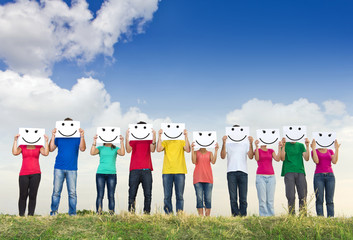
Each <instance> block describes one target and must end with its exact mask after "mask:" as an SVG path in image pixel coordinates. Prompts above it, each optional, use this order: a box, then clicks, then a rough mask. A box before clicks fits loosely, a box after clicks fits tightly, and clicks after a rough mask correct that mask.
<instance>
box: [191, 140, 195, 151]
mask: <svg viewBox="0 0 353 240" xmlns="http://www.w3.org/2000/svg"><path fill="white" fill-rule="evenodd" d="M191 149H192V151H194V149H195V143H194V142H192V143H191Z"/></svg>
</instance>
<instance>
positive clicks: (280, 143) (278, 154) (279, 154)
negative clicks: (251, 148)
mask: <svg viewBox="0 0 353 240" xmlns="http://www.w3.org/2000/svg"><path fill="white" fill-rule="evenodd" d="M281 149H282V142H281V141H279V142H278V151H277V154H276V153H275V151H273V153H272V158H273V159H274V160H275V161H277V162H279V161H280V160H281Z"/></svg>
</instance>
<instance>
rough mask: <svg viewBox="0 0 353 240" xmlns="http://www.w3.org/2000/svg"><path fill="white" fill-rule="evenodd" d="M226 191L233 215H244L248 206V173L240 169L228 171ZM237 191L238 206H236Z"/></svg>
mask: <svg viewBox="0 0 353 240" xmlns="http://www.w3.org/2000/svg"><path fill="white" fill-rule="evenodd" d="M227 180H228V191H229V197H230V208H231V211H232V215H233V216H238V215H240V216H246V215H247V212H246V209H247V207H248V203H247V195H248V174H247V173H245V172H242V171H236V172H228V173H227ZM238 191H239V207H238V194H237V193H238Z"/></svg>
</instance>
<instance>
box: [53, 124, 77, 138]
mask: <svg viewBox="0 0 353 240" xmlns="http://www.w3.org/2000/svg"><path fill="white" fill-rule="evenodd" d="M55 127H56V134H55V138H77V137H80V130H79V129H80V122H79V121H57V122H56V124H55Z"/></svg>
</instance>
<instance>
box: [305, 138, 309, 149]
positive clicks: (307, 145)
mask: <svg viewBox="0 0 353 240" xmlns="http://www.w3.org/2000/svg"><path fill="white" fill-rule="evenodd" d="M309 144H310V141H309V139H308V138H305V145H306V147H309Z"/></svg>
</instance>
